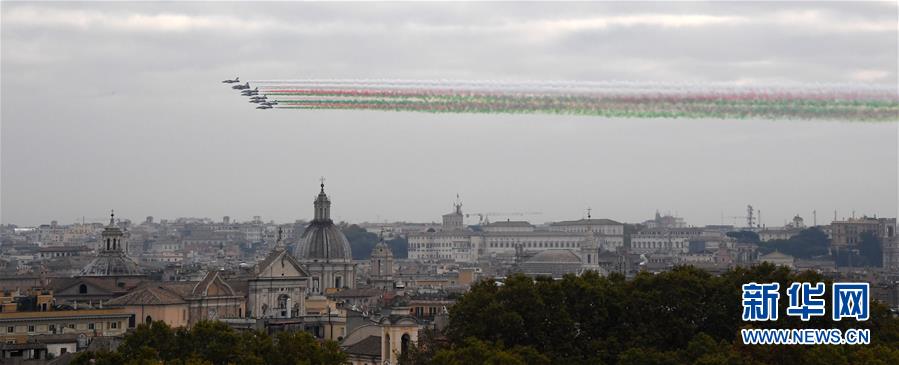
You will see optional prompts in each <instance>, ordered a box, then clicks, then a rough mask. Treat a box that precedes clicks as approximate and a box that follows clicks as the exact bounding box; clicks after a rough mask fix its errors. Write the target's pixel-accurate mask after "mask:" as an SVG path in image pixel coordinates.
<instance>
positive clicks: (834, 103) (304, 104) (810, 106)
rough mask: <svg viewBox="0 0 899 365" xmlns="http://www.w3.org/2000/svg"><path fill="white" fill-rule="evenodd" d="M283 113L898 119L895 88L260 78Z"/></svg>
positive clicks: (262, 87) (256, 83) (898, 99)
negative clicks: (338, 111) (344, 111)
mask: <svg viewBox="0 0 899 365" xmlns="http://www.w3.org/2000/svg"><path fill="white" fill-rule="evenodd" d="M250 83H251V84H252V85H253V86H254V87H257V86H258V88H259V94H260V95H263V94H264V95H267V96H268V98H269V100H276V101H277V102H278V104H277V106H276V108H278V109H360V110H382V111H413V112H430V113H547V114H569V115H593V116H602V117H613V118H717V119H747V118H757V119H805V120H844V121H888V122H895V121H899V95H897V91H896V88H895V87H889V86H880V85H876V86H875V85H779V86H769V87H759V86H736V85H727V84H706V85H698V84H647V83H627V82H487V81H409V80H259V81H251V82H250Z"/></svg>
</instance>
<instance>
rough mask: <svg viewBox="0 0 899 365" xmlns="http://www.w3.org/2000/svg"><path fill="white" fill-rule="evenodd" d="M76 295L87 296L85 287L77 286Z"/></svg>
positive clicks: (82, 285)
mask: <svg viewBox="0 0 899 365" xmlns="http://www.w3.org/2000/svg"><path fill="white" fill-rule="evenodd" d="M78 294H87V285H84V284H81V285H79V286H78Z"/></svg>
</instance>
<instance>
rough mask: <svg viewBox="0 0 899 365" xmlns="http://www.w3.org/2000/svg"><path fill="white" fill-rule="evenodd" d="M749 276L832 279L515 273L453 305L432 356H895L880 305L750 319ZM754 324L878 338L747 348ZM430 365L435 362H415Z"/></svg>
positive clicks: (612, 360) (633, 359)
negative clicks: (850, 316) (850, 315)
mask: <svg viewBox="0 0 899 365" xmlns="http://www.w3.org/2000/svg"><path fill="white" fill-rule="evenodd" d="M812 233H814V232H812ZM815 234H816V233H815ZM749 282H759V283H763V282H764V283H769V282H776V283H780V287H781V298H786V297H787V296H786V289H787V288H788V286H789V284H790V283H793V282H824V283H825V285H828V286H829V284H830V282H829V281H828V280H827V279H826V278H824V277H823V276H822V275H821V274H819V273H816V272H811V271H808V272H802V273H793V272H791V271H790V270H789V269H787V268H785V267H778V266H774V265H771V264H767V263H766V264H761V265H758V266H754V267H751V268H736V269H732V270H730V271H728V272H725V273H723V274H722V275H717V276H716V275H712V274H710V273H708V272H705V271H703V270H699V269H696V268H693V267H690V266H681V267H676V268H674V269H673V270H671V271H668V272H663V273H659V274H652V273H646V272H643V273H640V274H638V275H637V276H636V277H635V278H634V279H632V280H625V279H624V277H622V276H620V275H610V276H608V277H601V276H599V275H597V274H595V273H586V274H584V275H581V276H574V275H568V276H565V277H564V278H563V279H562V280H555V281H554V280H547V279H536V280H535V279H532V278H529V277H525V276H523V275H513V276H510V277H509V278H507V279H506V281H505V282H504V285H502V286H500V285H496V284H495V283H494V281H493V280H484V281H481V282H478V283H476V284H475V285H473V286H472V288H471V290H470V291H469V292H467V293H465V294H464V295H463V296H462V297H461V298H460V299H459V300H458V301H457V302H456V304H455V305H454V306H453V307H452V308H451V309H450V323H449V327H448V328H447V329H446V335H447V339H448V344H446V345H444V347H443V348H442V349H441V350H439V351H437V352H436V354H434V355H433V359H434V362H433V363H439V364H455V363H463V362H464V361H476V362H478V363H484V362H487V361H489V359H492V358H494V355H496V356H495V358H496V359H497V360H496V361H500V360H502V361H509V362H510V363H514V361H516V359H518V358H522V355H521V353H520V352H516V351H513V349H528V350H529V351H532V352H533V353H535V354H538V355H540V356H544V357H546V358H548V359H549V360H550V362H551V363H553V364H597V363H605V364H765V363H797V364H811V363H844V362H845V361H844V360H843V359H848V362H849V363H864V362H865V361H863V360H864V359H868V358H871V357H874V356H875V355H871V353H869V351H871V350H870V349H873V348H878V349H879V350H878V351H879V352H877V355H876V356H884V357H886V358H891V357H890V356H894V355H895V353H896V351H888V349H895V348H899V319H897V318H894V317H892V316H890V314H889V313H890V312H889V311H888V309H887V308H885V307H884V306H882V305H880V304H878V303H877V302H872V303H871V319H870V320H868V321H866V322H863V323H858V322H853V321H840V322H834V321H830V320H829V318H824V317H815V318H812V319H811V320H810V321H807V322H804V321H801V320H800V319H799V318H796V317H789V316H781V318H780V319H779V320H777V321H774V322H755V323H751V324H747V323H746V322H743V321H742V320H741V313H742V306H741V286H742V285H743V284H745V283H749ZM787 305H788V301H786V300H783V299H782V300H781V301H780V306H781V307H780V308H779V310H778V311H779V312H780V313H784V312H785V310H786V306H787ZM745 326H751V327H755V328H836V329H841V330H844V331H845V330H846V329H848V328H856V327H861V328H870V329H871V333H872V339H871V341H872V344H871V346H856V347H852V346H848V347H844V349H843V350H840V351H824V350H817V351H811V350H810V349H812V348H815V347H816V346H812V347H803V346H743V345H742V341H741V340H740V339H739V338H738V334H739V331H740V329H741V328H742V327H745ZM878 346H880V347H883V349H880V347H878ZM861 348H868V350H865V351H860V349H861ZM499 353H503V354H499ZM507 353H511V354H512V355H514V356H509V354H507ZM516 356H517V357H516ZM860 359H861V360H860ZM438 360H439V362H438ZM423 363H428V362H426V361H416V362H414V364H423Z"/></svg>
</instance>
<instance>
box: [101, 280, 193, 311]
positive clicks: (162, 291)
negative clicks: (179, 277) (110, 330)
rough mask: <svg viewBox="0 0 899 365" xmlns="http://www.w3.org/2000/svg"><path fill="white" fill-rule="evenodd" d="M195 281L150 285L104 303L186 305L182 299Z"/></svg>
mask: <svg viewBox="0 0 899 365" xmlns="http://www.w3.org/2000/svg"><path fill="white" fill-rule="evenodd" d="M196 285H197V282H195V281H187V282H177V283H151V284H149V285H144V286H141V287H139V288H136V289H134V290H132V291H131V292H130V293H128V294H125V295H123V296H120V297H118V298H115V299H112V300H110V301H108V302H106V305H109V306H120V305H122V306H124V305H168V304H183V303H187V301H185V300H184V297H185V296H187V295H189V293H190V292H191V290H193V287H194V286H196Z"/></svg>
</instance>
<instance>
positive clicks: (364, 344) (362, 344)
mask: <svg viewBox="0 0 899 365" xmlns="http://www.w3.org/2000/svg"><path fill="white" fill-rule="evenodd" d="M344 352H346V353H348V354H350V355H362V356H377V357H380V356H381V336H368V337H366V338H365V339H364V340H362V341H359V342H356V343H354V344H352V345H350V346H349V347H347V348H346V349H344Z"/></svg>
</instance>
